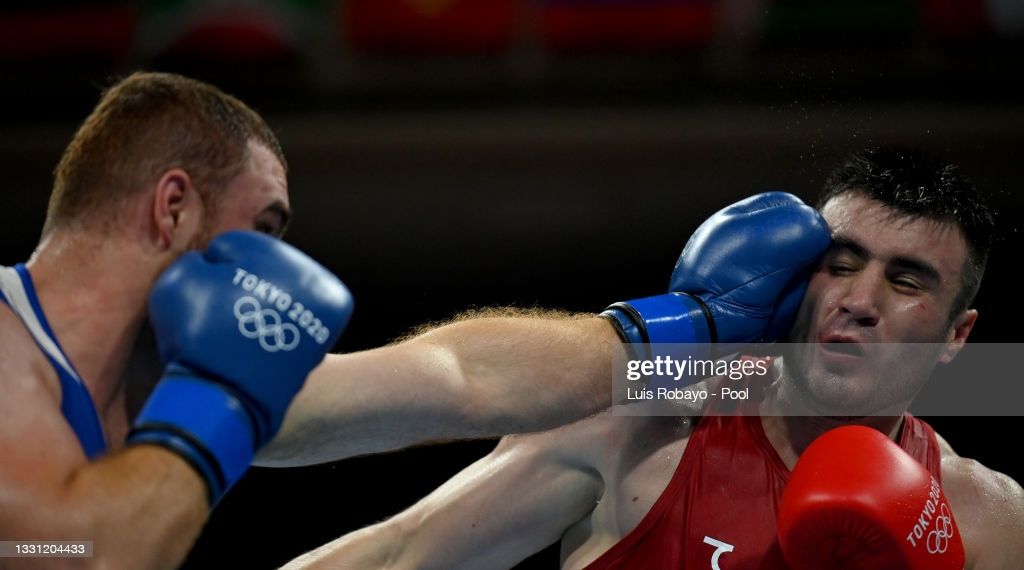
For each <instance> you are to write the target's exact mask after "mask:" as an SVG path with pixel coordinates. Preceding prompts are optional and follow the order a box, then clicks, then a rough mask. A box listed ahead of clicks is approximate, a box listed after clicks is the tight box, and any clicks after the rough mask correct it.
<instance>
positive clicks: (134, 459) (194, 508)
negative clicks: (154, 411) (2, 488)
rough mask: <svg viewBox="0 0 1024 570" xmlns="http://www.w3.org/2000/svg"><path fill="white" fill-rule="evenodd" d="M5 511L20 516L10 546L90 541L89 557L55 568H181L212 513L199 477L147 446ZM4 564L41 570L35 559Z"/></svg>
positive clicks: (86, 469) (26, 495) (77, 474)
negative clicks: (17, 542) (31, 542)
mask: <svg viewBox="0 0 1024 570" xmlns="http://www.w3.org/2000/svg"><path fill="white" fill-rule="evenodd" d="M18 502H21V503H22V504H21V506H18V504H17V503H18ZM12 503H13V504H12ZM5 506H7V507H11V508H12V510H14V509H16V511H15V512H19V513H20V515H18V517H17V520H16V521H5V523H10V524H12V525H16V529H15V530H11V529H9V533H8V534H7V536H6V537H5V538H6V539H25V540H75V541H79V540H80V541H91V542H92V545H93V551H92V556H91V557H89V558H68V559H64V560H61V561H55V562H61V564H60V565H56V566H54V565H51V567H54V568H64V567H69V568H78V567H85V568H94V567H95V568H139V569H156V568H176V567H178V566H179V565H180V564H181V563H182V562H183V561H184V559H185V556H186V555H187V554H188V551H189V550H190V549H191V547H192V544H193V543H194V542H195V540H196V537H198V535H199V532H200V530H201V529H202V525H203V523H204V522H205V520H206V517H207V513H208V511H209V503H208V502H207V491H206V486H205V484H204V483H203V481H202V479H201V478H200V477H199V475H198V474H197V473H196V472H195V470H193V469H192V467H190V466H189V465H188V464H187V463H185V462H184V461H183V460H182V459H181V458H180V457H178V456H177V455H175V454H173V453H171V452H169V451H167V450H164V449H161V448H158V447H153V446H148V445H147V446H136V447H133V448H129V449H126V450H123V451H121V452H118V453H115V454H113V455H111V456H108V457H106V458H104V459H101V460H99V461H95V462H92V463H89V464H86V465H84V466H82V467H80V468H79V469H77V470H75V471H74V472H72V473H70V474H69V476H68V477H67V479H66V480H65V481H64V483H63V485H62V486H61V488H59V489H56V488H55V489H53V490H52V491H48V492H45V493H43V492H36V493H24V494H22V495H21V499H19V500H10V501H5ZM3 526H7V525H6V524H4V525H3ZM6 560H7V561H6V562H4V564H3V567H4V568H8V567H11V568H20V567H21V566H20V565H18V564H20V563H24V564H26V565H27V567H31V568H36V567H39V566H38V564H37V563H38V560H36V561H34V562H33V559H31V558H26V559H17V558H14V559H6ZM33 564H35V565H33Z"/></svg>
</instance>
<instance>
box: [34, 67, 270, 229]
mask: <svg viewBox="0 0 1024 570" xmlns="http://www.w3.org/2000/svg"><path fill="white" fill-rule="evenodd" d="M285 168H286V163H285V159H284V155H283V153H282V151H281V147H280V144H279V143H278V141H277V138H276V137H275V136H274V134H273V132H272V131H271V130H270V128H269V127H268V126H267V125H266V123H265V122H264V121H263V119H262V118H260V116H259V115H257V114H256V113H255V112H254V111H253V110H252V109H250V108H249V107H247V106H246V105H245V104H244V103H242V102H241V101H239V100H238V99H236V98H234V97H232V96H230V95H226V94H225V93H223V92H221V91H220V90H218V89H217V88H215V87H213V86H211V85H207V84H205V83H202V82H199V81H195V80H192V79H188V78H185V77H181V76H178V75H173V74H165V73H136V74H133V75H131V76H129V77H128V78H126V79H124V80H122V81H120V82H119V83H117V84H116V85H114V86H113V87H111V88H110V89H108V90H107V91H106V92H105V93H104V95H103V97H102V98H101V100H100V102H99V104H98V105H97V106H96V108H95V109H94V110H93V112H92V114H90V115H89V117H88V118H87V119H86V120H85V122H84V123H83V124H82V126H81V127H80V128H79V130H78V132H77V133H75V136H74V138H73V139H72V141H71V143H70V144H69V145H68V147H67V149H66V150H65V151H64V155H63V156H62V157H61V160H60V163H59V165H58V166H57V169H56V171H55V181H54V189H53V194H52V195H51V197H50V204H49V209H48V211H47V219H46V224H45V226H44V228H43V235H44V237H45V236H46V235H47V234H49V233H51V232H52V231H54V230H58V229H75V230H78V229H84V230H86V231H89V232H102V233H104V234H107V233H109V232H110V231H111V230H113V229H123V228H126V227H133V226H135V227H139V226H146V227H147V228H148V229H149V232H150V233H151V234H155V235H156V236H157V237H158V238H159V239H160V240H163V241H166V242H175V243H176V244H178V245H179V246H180V245H182V244H188V245H189V246H197V245H201V244H202V243H204V242H205V241H206V240H207V239H209V237H211V235H213V234H215V233H218V232H219V231H221V230H225V229H232V228H243V229H256V230H263V231H267V232H268V233H280V232H281V231H283V227H284V224H285V223H286V222H287V216H288V201H287V200H288V197H287V186H286V185H285V181H284V174H285ZM264 209H267V212H263V210H264Z"/></svg>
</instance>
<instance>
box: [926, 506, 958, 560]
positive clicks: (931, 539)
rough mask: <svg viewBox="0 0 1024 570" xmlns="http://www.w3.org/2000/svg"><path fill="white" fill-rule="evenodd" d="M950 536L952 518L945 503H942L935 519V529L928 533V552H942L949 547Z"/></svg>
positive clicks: (951, 536) (951, 532)
mask: <svg viewBox="0 0 1024 570" xmlns="http://www.w3.org/2000/svg"><path fill="white" fill-rule="evenodd" d="M951 538H953V519H952V517H951V516H950V514H949V508H948V507H946V503H942V509H940V510H939V516H938V517H937V518H936V519H935V529H934V530H932V531H931V532H930V533H928V553H929V554H942V553H943V552H945V551H946V548H948V547H949V539H951Z"/></svg>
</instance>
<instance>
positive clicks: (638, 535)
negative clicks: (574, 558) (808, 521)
mask: <svg viewBox="0 0 1024 570" xmlns="http://www.w3.org/2000/svg"><path fill="white" fill-rule="evenodd" d="M899 444H900V447H902V448H903V450H904V451H906V452H907V453H909V454H910V455H911V456H912V457H914V459H917V460H918V461H919V462H921V464H922V465H924V466H925V467H927V468H928V470H929V471H931V472H932V474H933V475H934V476H935V478H936V479H937V480H939V481H940V482H941V479H940V467H939V460H940V452H939V444H938V441H937V440H936V439H935V431H934V430H933V429H932V427H931V426H929V425H928V424H927V423H925V422H924V421H923V420H919V419H917V418H915V417H913V416H912V415H910V414H909V413H908V414H905V415H904V422H903V429H902V430H901V435H900V441H899ZM789 473H790V472H789V469H787V468H786V466H785V465H784V464H783V462H782V459H781V458H780V457H779V455H778V453H776V452H775V448H773V447H772V444H771V443H770V442H769V441H768V437H767V436H766V435H765V433H764V428H763V426H762V425H761V418H760V417H759V416H709V417H704V418H701V419H700V420H699V421H698V423H697V426H696V427H695V428H694V431H693V434H692V435H691V436H690V441H689V442H688V443H687V445H686V450H685V451H684V452H683V457H682V459H680V461H679V466H678V467H676V471H675V474H674V475H673V476H672V481H670V482H669V484H668V487H667V488H666V489H665V492H664V493H662V494H661V497H659V498H658V500H657V502H655V503H654V506H653V507H651V510H650V511H649V512H648V513H647V515H646V516H645V517H644V518H643V520H641V521H640V524H639V525H637V527H636V528H635V529H633V531H632V532H630V533H629V534H627V535H626V536H625V537H624V538H623V539H622V540H620V541H619V542H618V544H616V545H615V546H613V547H612V548H610V549H609V550H608V551H607V552H605V553H604V554H602V555H601V556H600V557H599V558H598V559H597V560H595V561H594V562H593V563H591V564H590V565H589V566H587V568H586V570H605V569H609V570H611V569H637V568H642V569H644V570H656V569H662V568H664V569H672V570H680V569H682V570H733V569H741V568H742V569H744V570H788V567H787V566H786V563H785V562H784V561H783V559H782V553H781V551H780V550H779V543H778V537H777V536H776V534H775V519H776V515H777V513H778V506H779V500H780V498H781V497H782V490H783V488H785V486H786V481H787V480H788V479H789ZM716 553H717V556H716ZM713 561H714V562H713Z"/></svg>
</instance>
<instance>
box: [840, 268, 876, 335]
mask: <svg viewBox="0 0 1024 570" xmlns="http://www.w3.org/2000/svg"><path fill="white" fill-rule="evenodd" d="M884 280H885V276H884V275H882V273H881V271H876V270H873V269H869V268H865V269H863V270H861V271H859V272H857V274H856V275H852V276H850V277H848V278H847V279H845V282H846V289H845V290H844V291H843V292H842V296H841V297H840V299H839V305H838V306H839V310H840V311H842V313H843V314H844V315H846V316H847V317H848V318H849V319H850V320H852V321H854V322H856V323H857V324H858V325H860V326H864V327H873V326H875V325H877V324H878V320H879V318H880V317H881V313H880V311H879V304H880V302H881V297H880V295H881V287H882V285H883V284H884Z"/></svg>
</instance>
